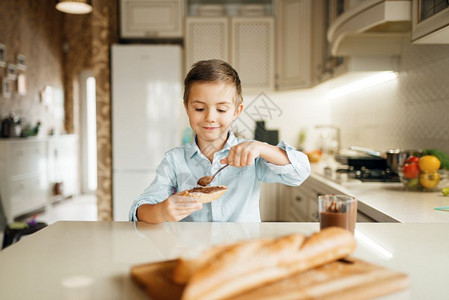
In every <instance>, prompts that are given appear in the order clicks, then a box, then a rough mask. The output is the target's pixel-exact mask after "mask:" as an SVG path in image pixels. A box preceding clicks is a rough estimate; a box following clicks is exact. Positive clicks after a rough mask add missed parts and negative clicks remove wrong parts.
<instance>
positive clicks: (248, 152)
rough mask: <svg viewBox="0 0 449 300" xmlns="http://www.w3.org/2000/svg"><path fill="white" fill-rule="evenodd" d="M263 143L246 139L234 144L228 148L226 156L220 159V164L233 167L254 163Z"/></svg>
mask: <svg viewBox="0 0 449 300" xmlns="http://www.w3.org/2000/svg"><path fill="white" fill-rule="evenodd" d="M265 145H266V144H265V143H262V142H259V141H248V142H243V143H240V144H238V145H235V146H234V147H232V148H231V149H230V150H229V154H228V157H226V158H224V159H222V160H221V161H220V162H221V163H222V164H229V165H230V166H233V167H246V166H250V165H252V164H253V163H254V161H255V160H256V158H257V157H259V155H260V154H261V152H262V150H263V147H265Z"/></svg>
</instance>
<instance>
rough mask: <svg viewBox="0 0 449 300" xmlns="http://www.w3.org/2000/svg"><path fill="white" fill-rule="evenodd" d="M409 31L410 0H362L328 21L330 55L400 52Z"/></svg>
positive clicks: (391, 53) (394, 53)
mask: <svg viewBox="0 0 449 300" xmlns="http://www.w3.org/2000/svg"><path fill="white" fill-rule="evenodd" d="M410 30H411V1H410V0H364V1H361V2H359V3H358V4H357V5H355V6H354V7H351V8H350V9H349V10H347V11H346V12H344V13H343V14H342V15H340V16H339V17H338V18H337V19H336V20H335V22H333V23H332V24H331V26H330V27H329V30H328V32H327V38H328V40H329V42H330V46H331V55H333V56H354V55H355V56H363V55H400V54H401V50H402V42H403V38H404V36H406V35H409V33H410Z"/></svg>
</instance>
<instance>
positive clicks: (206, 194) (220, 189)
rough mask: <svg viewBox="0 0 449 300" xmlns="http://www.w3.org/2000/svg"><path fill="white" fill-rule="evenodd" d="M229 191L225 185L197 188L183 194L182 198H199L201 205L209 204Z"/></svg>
mask: <svg viewBox="0 0 449 300" xmlns="http://www.w3.org/2000/svg"><path fill="white" fill-rule="evenodd" d="M227 189H228V187H227V186H224V185H216V186H202V187H195V188H193V189H190V190H186V191H183V192H181V193H180V194H181V196H188V197H197V198H199V200H200V203H209V202H212V201H214V200H217V199H218V198H220V197H221V196H222V195H223V194H224V193H225V192H226V190H227Z"/></svg>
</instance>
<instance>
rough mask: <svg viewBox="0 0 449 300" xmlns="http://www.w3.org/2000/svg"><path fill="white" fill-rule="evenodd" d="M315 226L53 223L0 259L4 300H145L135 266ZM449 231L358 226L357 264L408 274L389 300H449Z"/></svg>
mask: <svg viewBox="0 0 449 300" xmlns="http://www.w3.org/2000/svg"><path fill="white" fill-rule="evenodd" d="M317 230H319V224H318V223H183V222H179V223H163V224H158V225H152V224H146V223H141V222H137V223H132V222H56V223H54V224H52V225H50V226H48V227H46V228H45V229H42V230H41V231H38V232H37V233H35V234H33V235H31V236H28V237H26V238H24V239H23V240H21V241H19V242H18V243H16V244H13V245H12V246H10V247H8V248H6V249H4V250H2V251H1V252H0V266H1V268H0V291H1V298H2V299H31V298H37V299H147V297H146V295H145V293H144V292H143V290H142V289H141V288H139V287H138V286H137V285H136V284H135V283H134V282H132V281H131V277H130V269H131V267H132V266H135V265H139V264H144V263H148V262H156V261H162V260H167V259H173V258H176V257H179V256H180V255H182V254H186V253H187V254H189V253H190V254H192V253H194V252H198V251H201V250H203V249H206V248H208V247H210V246H211V245H218V244H223V243H228V242H234V241H238V240H246V239H251V238H260V237H277V236H281V235H284V234H289V233H293V232H301V233H304V234H307V235H309V234H311V233H313V232H314V231H317ZM448 232H449V224H401V223H358V224H357V227H356V235H355V236H356V240H357V249H356V251H355V252H354V254H353V257H355V258H359V259H363V260H366V261H368V262H371V263H374V264H378V265H382V266H385V267H388V268H390V269H393V270H397V271H400V272H403V273H406V274H408V275H409V277H410V281H411V286H410V288H409V289H407V290H404V291H402V292H399V293H395V294H391V295H389V296H387V297H385V299H447V295H449V285H448V284H447V278H449V269H448V268H447V267H448V264H447V261H448V260H447V253H448V249H449V240H448V239H447V238H446V236H447V233H448Z"/></svg>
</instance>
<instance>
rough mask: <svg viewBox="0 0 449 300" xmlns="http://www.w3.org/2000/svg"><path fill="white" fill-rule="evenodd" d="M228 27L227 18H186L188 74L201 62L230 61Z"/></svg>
mask: <svg viewBox="0 0 449 300" xmlns="http://www.w3.org/2000/svg"><path fill="white" fill-rule="evenodd" d="M228 27H229V25H228V18H227V17H188V18H186V34H185V44H186V48H185V62H186V72H188V71H189V70H190V68H191V67H192V65H193V64H194V63H195V62H197V61H199V60H205V59H213V58H216V59H221V60H224V61H229V43H228V40H229V38H228V36H229V33H228V31H229V30H228Z"/></svg>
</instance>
